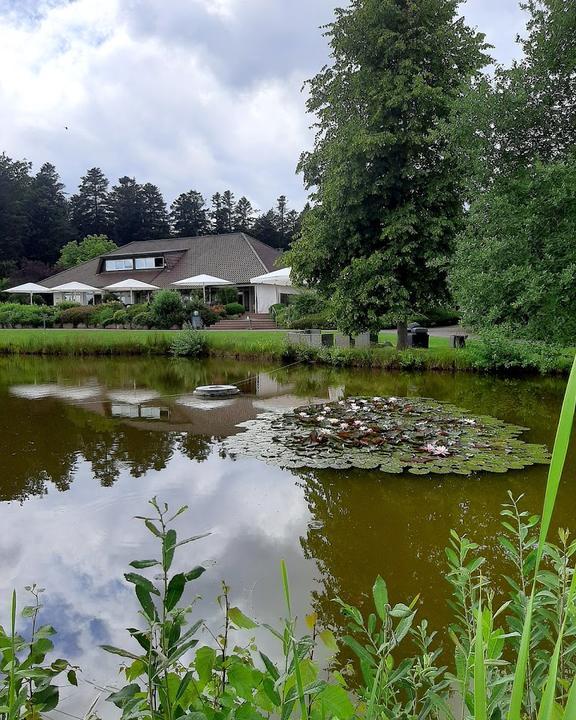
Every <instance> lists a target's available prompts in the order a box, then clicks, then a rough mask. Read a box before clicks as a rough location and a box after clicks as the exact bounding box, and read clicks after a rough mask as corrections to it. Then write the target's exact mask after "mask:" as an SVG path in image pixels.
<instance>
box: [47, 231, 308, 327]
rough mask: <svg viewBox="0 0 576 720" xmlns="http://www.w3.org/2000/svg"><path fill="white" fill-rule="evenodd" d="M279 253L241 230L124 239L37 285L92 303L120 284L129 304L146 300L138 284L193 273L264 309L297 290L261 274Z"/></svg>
mask: <svg viewBox="0 0 576 720" xmlns="http://www.w3.org/2000/svg"><path fill="white" fill-rule="evenodd" d="M279 256H280V251H279V250H276V249H275V248H272V247H270V246H269V245H265V244H264V243H262V242H260V241H259V240H256V239H255V238H252V237H250V236H249V235H246V234H245V233H230V234H226V235H205V236H201V237H188V238H168V239H165V240H146V241H142V242H133V243H129V244H128V245H124V246H123V247H119V248H118V249H117V250H113V251H112V252H109V253H106V254H105V255H101V256H100V257H97V258H94V259H93V260H88V261H87V262H85V263H82V264H81V265H77V266H76V267H73V268H69V269H68V270H63V271H62V272H59V273H57V274H56V275H52V276H50V277H49V278H46V279H45V280H43V281H42V285H43V286H45V287H47V288H58V287H60V286H65V288H67V289H65V290H63V291H56V292H54V293H53V296H54V302H55V303H59V302H63V301H65V300H73V301H75V302H80V303H82V304H88V303H91V302H94V299H95V298H98V296H99V294H100V293H102V294H103V293H104V292H108V291H107V290H106V288H107V287H109V286H111V285H115V284H117V283H120V284H121V285H124V286H125V288H124V289H121V290H119V291H115V292H114V294H115V295H116V297H118V298H119V299H120V300H122V302H124V303H126V304H130V303H133V302H142V301H144V300H146V299H147V298H148V296H149V294H150V291H149V290H146V289H142V290H139V289H138V286H139V285H140V284H141V283H145V284H146V285H149V286H153V287H154V288H160V289H165V288H168V289H179V288H178V285H175V284H174V283H177V282H178V281H181V280H185V279H186V278H190V277H194V276H198V275H210V276H213V277H215V278H220V279H222V280H226V281H227V283H229V284H231V285H232V286H234V287H235V288H236V290H237V292H238V301H239V302H240V303H242V305H244V307H245V308H246V310H247V311H248V312H257V313H266V312H268V310H269V308H270V305H272V304H274V302H280V301H287V296H288V295H290V294H294V293H296V292H297V290H296V289H295V288H292V286H291V283H290V280H289V277H286V279H285V281H282V282H285V283H286V284H285V285H278V284H277V283H278V281H277V280H275V281H274V282H275V284H274V289H273V291H271V288H270V282H269V281H267V280H266V278H267V277H268V275H269V274H270V273H274V272H275V262H276V260H277V259H278V257H279ZM252 279H254V280H255V282H254V283H253V282H251V280H252ZM131 284H133V286H134V289H132V290H130V289H129V286H130V285H131ZM84 286H88V288H85V287H84ZM91 288H92V290H91ZM217 289H218V287H217V285H213V286H210V285H207V286H206V287H205V289H204V290H205V293H206V297H207V300H208V301H210V300H212V299H214V297H215V293H216V292H217ZM183 292H189V290H183Z"/></svg>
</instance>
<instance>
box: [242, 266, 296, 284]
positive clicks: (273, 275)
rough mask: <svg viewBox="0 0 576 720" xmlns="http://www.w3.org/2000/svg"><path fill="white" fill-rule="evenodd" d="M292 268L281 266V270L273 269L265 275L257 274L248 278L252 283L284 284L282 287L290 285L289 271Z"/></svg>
mask: <svg viewBox="0 0 576 720" xmlns="http://www.w3.org/2000/svg"><path fill="white" fill-rule="evenodd" d="M291 270H292V268H289V267H287V268H282V269H281V270H274V271H273V272H269V273H266V274H265V275H258V277H254V278H252V279H251V280H250V282H251V283H252V285H284V287H290V286H291V285H292V280H291V279H290V271H291Z"/></svg>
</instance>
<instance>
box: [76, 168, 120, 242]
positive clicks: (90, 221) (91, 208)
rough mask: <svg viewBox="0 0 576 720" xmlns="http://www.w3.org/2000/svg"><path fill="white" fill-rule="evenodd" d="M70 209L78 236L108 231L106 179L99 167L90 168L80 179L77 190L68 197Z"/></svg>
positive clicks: (108, 215) (109, 224) (109, 223)
mask: <svg viewBox="0 0 576 720" xmlns="http://www.w3.org/2000/svg"><path fill="white" fill-rule="evenodd" d="M70 211H71V220H72V225H73V228H74V232H75V234H76V235H77V236H78V237H86V236H87V235H102V234H106V233H108V232H110V228H111V221H110V208H109V205H108V179H107V178H106V176H105V175H104V173H103V172H102V170H100V168H97V167H95V168H91V169H90V170H88V172H87V173H86V175H84V176H83V177H82V178H81V179H80V185H79V187H78V192H77V193H76V194H75V195H73V196H72V197H71V198H70Z"/></svg>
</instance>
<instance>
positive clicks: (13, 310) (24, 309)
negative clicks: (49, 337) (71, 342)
mask: <svg viewBox="0 0 576 720" xmlns="http://www.w3.org/2000/svg"><path fill="white" fill-rule="evenodd" d="M55 317H56V309H55V308H53V307H47V306H46V305H21V304H20V303H14V302H11V303H2V304H0V325H22V326H23V327H30V328H37V327H44V325H46V326H47V327H51V326H52V325H53V323H54V320H55Z"/></svg>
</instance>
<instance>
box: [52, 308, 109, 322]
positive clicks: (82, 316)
mask: <svg viewBox="0 0 576 720" xmlns="http://www.w3.org/2000/svg"><path fill="white" fill-rule="evenodd" d="M100 312H101V311H100V308H99V306H98V305H77V306H76V307H71V308H68V309H67V310H63V311H62V312H61V313H60V314H59V321H60V323H62V325H74V327H76V326H77V325H95V324H96V323H97V318H98V316H99V313H100Z"/></svg>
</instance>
